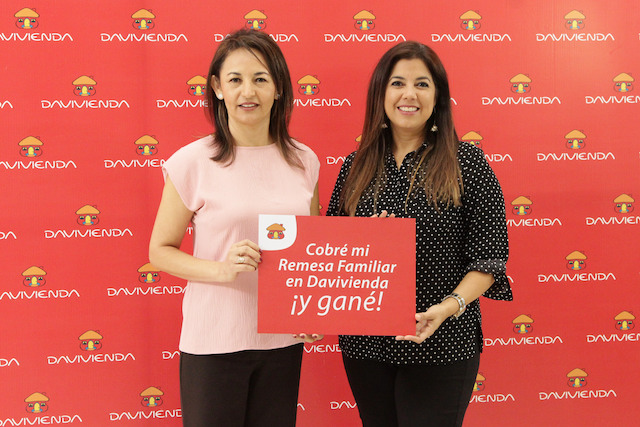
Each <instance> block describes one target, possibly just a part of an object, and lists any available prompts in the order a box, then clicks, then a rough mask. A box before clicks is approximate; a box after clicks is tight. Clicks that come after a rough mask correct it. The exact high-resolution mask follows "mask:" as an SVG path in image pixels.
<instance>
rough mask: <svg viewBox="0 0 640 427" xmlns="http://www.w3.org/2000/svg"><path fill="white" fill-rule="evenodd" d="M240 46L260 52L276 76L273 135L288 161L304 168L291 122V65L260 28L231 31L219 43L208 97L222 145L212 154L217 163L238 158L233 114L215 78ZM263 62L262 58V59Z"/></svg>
mask: <svg viewBox="0 0 640 427" xmlns="http://www.w3.org/2000/svg"><path fill="white" fill-rule="evenodd" d="M237 49H246V50H248V51H249V52H250V53H252V54H253V55H255V53H256V52H257V53H260V54H261V55H262V58H264V61H265V62H266V64H264V65H265V67H267V69H268V70H269V74H271V77H272V78H273V81H274V84H275V86H276V94H278V95H279V97H278V99H277V100H276V101H275V102H274V103H273V106H272V107H271V116H270V120H269V136H270V137H271V139H272V140H273V141H274V142H275V144H276V145H277V146H278V148H280V152H281V153H282V156H283V157H284V158H285V160H286V161H287V162H288V163H289V164H290V165H293V166H297V167H302V163H301V162H300V159H299V158H298V157H297V156H296V155H295V153H294V152H293V150H294V149H298V147H297V146H296V145H295V143H294V142H293V140H292V139H291V136H290V135H289V130H288V126H289V121H290V120H291V110H292V109H293V88H292V87H291V76H290V75H289V68H288V67H287V63H286V61H285V59H284V55H283V54H282V51H281V50H280V47H278V45H277V44H276V42H275V41H273V39H272V38H271V37H270V36H269V35H267V34H265V33H263V32H261V31H256V30H248V29H241V30H237V31H235V32H233V33H231V34H229V35H228V36H227V37H226V38H225V39H224V40H223V41H222V43H220V46H218V49H217V50H216V53H215V55H214V56H213V59H212V60H211V65H210V66H209V74H208V75H207V87H206V92H205V96H206V100H207V115H208V117H209V120H211V122H212V123H213V125H214V126H215V129H216V132H215V133H214V135H213V136H214V145H215V146H217V147H218V152H217V154H216V155H215V156H213V157H212V160H214V161H216V162H222V163H225V162H226V163H227V164H230V163H231V162H233V160H234V157H235V148H234V140H233V135H231V131H230V130H229V117H228V114H227V107H226V106H225V104H224V101H222V100H219V99H218V98H217V97H216V96H215V93H214V90H213V87H212V80H213V77H214V76H216V77H217V78H220V69H221V68H222V64H223V63H224V61H225V60H226V59H227V57H228V56H229V54H230V53H231V52H233V51H235V50H237ZM261 62H262V61H261Z"/></svg>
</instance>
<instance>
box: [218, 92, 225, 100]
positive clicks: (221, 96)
mask: <svg viewBox="0 0 640 427" xmlns="http://www.w3.org/2000/svg"><path fill="white" fill-rule="evenodd" d="M216 98H218V99H219V100H220V101H222V98H224V96H223V95H222V94H221V93H219V94H217V95H216Z"/></svg>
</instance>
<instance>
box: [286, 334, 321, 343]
mask: <svg viewBox="0 0 640 427" xmlns="http://www.w3.org/2000/svg"><path fill="white" fill-rule="evenodd" d="M293 337H294V338H297V339H299V340H302V341H304V342H309V343H312V342H316V341H320V340H321V339H322V338H324V335H320V334H293Z"/></svg>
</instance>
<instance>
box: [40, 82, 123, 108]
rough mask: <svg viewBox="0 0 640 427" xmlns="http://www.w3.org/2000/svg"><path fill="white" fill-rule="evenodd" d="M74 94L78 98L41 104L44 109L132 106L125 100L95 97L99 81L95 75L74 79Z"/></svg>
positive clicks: (42, 101)
mask: <svg viewBox="0 0 640 427" xmlns="http://www.w3.org/2000/svg"><path fill="white" fill-rule="evenodd" d="M71 83H72V85H73V86H72V87H73V89H72V90H73V94H74V95H75V97H76V98H74V99H71V100H63V99H56V100H47V99H42V100H40V106H41V107H42V108H43V109H51V108H61V109H63V110H66V109H68V108H71V109H85V108H86V109H103V108H104V109H119V108H123V107H126V108H131V106H130V105H129V103H128V102H127V101H126V100H125V99H122V100H117V99H98V98H93V97H94V96H95V95H96V92H97V90H96V86H97V85H98V82H97V81H96V80H95V79H94V77H93V76H87V75H81V76H79V77H77V78H76V79H74V80H73V81H72V82H71Z"/></svg>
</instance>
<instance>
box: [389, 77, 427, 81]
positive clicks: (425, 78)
mask: <svg viewBox="0 0 640 427" xmlns="http://www.w3.org/2000/svg"><path fill="white" fill-rule="evenodd" d="M391 79H400V80H407V79H406V78H404V77H402V76H391V77H389V80H391ZM416 80H429V81H431V79H430V78H429V77H428V76H423V77H418V78H417V79H416Z"/></svg>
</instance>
